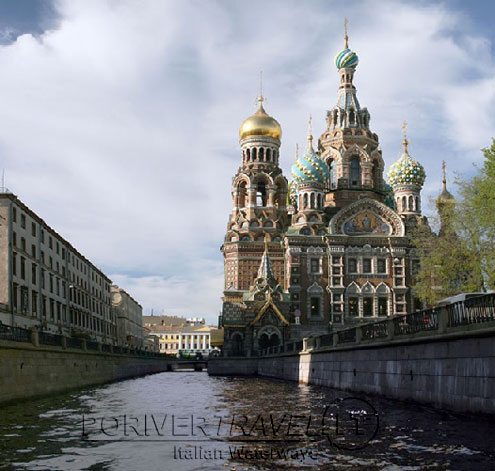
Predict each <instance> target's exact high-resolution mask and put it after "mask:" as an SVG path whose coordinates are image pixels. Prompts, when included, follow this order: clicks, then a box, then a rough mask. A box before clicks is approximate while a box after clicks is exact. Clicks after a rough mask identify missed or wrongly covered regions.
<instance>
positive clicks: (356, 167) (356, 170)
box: [350, 156, 361, 187]
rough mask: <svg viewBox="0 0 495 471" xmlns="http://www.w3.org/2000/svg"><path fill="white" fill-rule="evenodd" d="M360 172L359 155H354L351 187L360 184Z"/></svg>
mask: <svg viewBox="0 0 495 471" xmlns="http://www.w3.org/2000/svg"><path fill="white" fill-rule="evenodd" d="M360 173H361V170H360V164H359V157H358V156H354V157H353V158H352V159H351V175H350V176H351V187H357V186H359V180H360Z"/></svg>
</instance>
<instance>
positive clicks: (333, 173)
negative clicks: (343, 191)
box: [328, 159, 337, 190]
mask: <svg viewBox="0 0 495 471" xmlns="http://www.w3.org/2000/svg"><path fill="white" fill-rule="evenodd" d="M328 170H329V171H330V189H331V190H334V189H335V188H337V165H336V164H335V162H334V161H333V159H329V160H328Z"/></svg>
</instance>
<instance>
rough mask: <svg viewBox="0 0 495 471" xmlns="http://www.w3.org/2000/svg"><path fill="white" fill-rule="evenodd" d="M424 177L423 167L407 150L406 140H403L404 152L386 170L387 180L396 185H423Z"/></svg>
mask: <svg viewBox="0 0 495 471" xmlns="http://www.w3.org/2000/svg"><path fill="white" fill-rule="evenodd" d="M425 178H426V173H425V169H424V168H423V166H422V165H421V164H420V163H419V162H418V161H416V160H414V159H413V158H412V157H411V156H410V155H409V153H408V152H407V140H404V153H403V154H402V156H401V158H400V159H399V160H397V162H395V163H394V164H393V165H392V166H391V167H390V169H389V171H388V182H389V183H390V184H391V185H392V186H396V185H416V186H419V187H420V188H421V187H422V186H423V184H424V182H425Z"/></svg>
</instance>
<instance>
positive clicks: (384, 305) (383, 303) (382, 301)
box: [378, 298, 388, 316]
mask: <svg viewBox="0 0 495 471" xmlns="http://www.w3.org/2000/svg"><path fill="white" fill-rule="evenodd" d="M378 315H379V316H388V299H387V298H378Z"/></svg>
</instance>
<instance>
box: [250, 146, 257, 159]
mask: <svg viewBox="0 0 495 471" xmlns="http://www.w3.org/2000/svg"><path fill="white" fill-rule="evenodd" d="M251 157H252V160H253V162H254V161H255V160H256V148H254V149H253V150H252V152H251Z"/></svg>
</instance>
